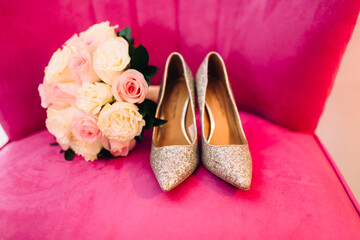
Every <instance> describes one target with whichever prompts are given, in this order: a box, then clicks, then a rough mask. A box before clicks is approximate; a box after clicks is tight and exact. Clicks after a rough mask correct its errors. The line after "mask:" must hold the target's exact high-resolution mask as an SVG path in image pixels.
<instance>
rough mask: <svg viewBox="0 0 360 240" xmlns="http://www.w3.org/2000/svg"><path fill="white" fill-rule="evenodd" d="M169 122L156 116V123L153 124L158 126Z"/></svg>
mask: <svg viewBox="0 0 360 240" xmlns="http://www.w3.org/2000/svg"><path fill="white" fill-rule="evenodd" d="M165 123H167V121H166V120H164V119H160V118H154V124H153V126H154V127H156V126H161V125H163V124H165Z"/></svg>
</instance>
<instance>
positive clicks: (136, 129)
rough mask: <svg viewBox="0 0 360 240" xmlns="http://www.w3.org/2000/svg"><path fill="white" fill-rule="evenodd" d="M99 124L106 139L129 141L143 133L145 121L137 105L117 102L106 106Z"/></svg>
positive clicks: (101, 113)
mask: <svg viewBox="0 0 360 240" xmlns="http://www.w3.org/2000/svg"><path fill="white" fill-rule="evenodd" d="M97 124H98V126H99V128H100V130H101V131H102V133H103V134H104V135H105V137H107V138H109V139H113V140H117V141H127V140H131V139H133V138H134V137H135V136H138V135H139V134H140V133H141V131H142V128H143V127H144V126H145V121H144V119H143V118H142V116H141V114H140V113H139V112H138V108H137V106H136V105H135V104H132V103H127V102H115V103H114V104H112V105H110V104H106V105H105V107H104V108H103V109H102V110H101V112H100V115H99V119H98V123H97Z"/></svg>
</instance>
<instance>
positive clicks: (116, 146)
mask: <svg viewBox="0 0 360 240" xmlns="http://www.w3.org/2000/svg"><path fill="white" fill-rule="evenodd" d="M135 145H136V140H135V139H131V140H127V141H117V140H113V139H104V141H103V146H104V148H105V149H107V150H109V151H110V152H111V154H112V155H113V156H115V157H119V156H122V157H125V156H127V155H128V154H129V151H131V150H132V149H133V148H134V147H135Z"/></svg>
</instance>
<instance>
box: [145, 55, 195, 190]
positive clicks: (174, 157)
mask: <svg viewBox="0 0 360 240" xmlns="http://www.w3.org/2000/svg"><path fill="white" fill-rule="evenodd" d="M194 94H195V93H194V79H193V76H192V74H191V72H190V69H189V68H188V66H187V65H186V63H185V61H184V58H183V57H182V56H181V55H180V54H179V53H172V54H170V56H169V57H168V59H167V62H166V67H165V73H164V78H163V81H162V84H161V90H160V94H159V101H158V106H157V110H156V115H155V117H156V118H161V119H165V120H167V122H166V123H165V124H164V125H162V126H159V127H155V128H154V130H153V139H152V148H151V154H150V163H151V167H152V169H153V171H154V173H155V177H156V179H157V180H158V182H159V185H160V187H161V189H162V190H163V191H164V192H167V191H170V190H171V189H173V188H174V187H176V186H178V185H179V184H180V183H181V182H182V181H184V180H185V179H186V178H187V177H189V176H190V175H191V174H192V173H193V172H194V170H195V169H196V167H197V165H198V164H199V160H198V149H197V147H198V145H197V131H196V119H195V96H194Z"/></svg>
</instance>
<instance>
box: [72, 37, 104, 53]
mask: <svg viewBox="0 0 360 240" xmlns="http://www.w3.org/2000/svg"><path fill="white" fill-rule="evenodd" d="M102 41H103V40H101V41H100V40H98V39H95V38H93V37H90V36H89V37H86V38H81V37H79V35H77V34H76V33H75V34H74V35H73V36H72V37H71V38H70V39H68V40H67V41H66V42H65V45H69V46H74V47H75V48H76V49H77V50H78V51H84V50H85V51H86V52H88V53H90V54H92V53H93V52H94V51H95V50H96V48H97V47H98V45H99V44H100V43H101V42H102Z"/></svg>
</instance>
